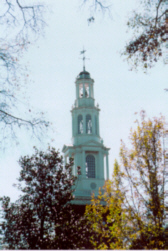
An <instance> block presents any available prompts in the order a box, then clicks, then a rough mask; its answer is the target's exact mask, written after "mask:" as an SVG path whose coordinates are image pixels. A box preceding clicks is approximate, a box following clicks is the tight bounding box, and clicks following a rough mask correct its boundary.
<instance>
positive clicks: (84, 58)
mask: <svg viewBox="0 0 168 251" xmlns="http://www.w3.org/2000/svg"><path fill="white" fill-rule="evenodd" d="M85 52H86V50H85V49H84V47H83V51H81V52H80V54H83V58H82V60H83V71H85V60H86V59H89V58H86V57H85Z"/></svg>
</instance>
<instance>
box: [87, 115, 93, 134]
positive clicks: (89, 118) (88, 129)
mask: <svg viewBox="0 0 168 251" xmlns="http://www.w3.org/2000/svg"><path fill="white" fill-rule="evenodd" d="M86 133H87V134H91V133H92V119H91V115H90V114H88V115H86Z"/></svg>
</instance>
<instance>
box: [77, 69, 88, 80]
mask: <svg viewBox="0 0 168 251" xmlns="http://www.w3.org/2000/svg"><path fill="white" fill-rule="evenodd" d="M77 78H78V79H82V78H84V79H88V78H90V73H89V72H87V71H81V72H80V73H79V75H78V77H77Z"/></svg>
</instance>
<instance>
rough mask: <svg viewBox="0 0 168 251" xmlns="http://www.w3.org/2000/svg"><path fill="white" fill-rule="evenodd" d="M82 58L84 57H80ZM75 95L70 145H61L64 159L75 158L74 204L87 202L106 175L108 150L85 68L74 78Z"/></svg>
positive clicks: (88, 75) (96, 193) (106, 177)
mask: <svg viewBox="0 0 168 251" xmlns="http://www.w3.org/2000/svg"><path fill="white" fill-rule="evenodd" d="M83 59H85V58H83ZM75 86H76V99H75V103H74V106H73V107H72V110H71V113H72V145H71V146H66V145H64V146H63V149H62V151H63V153H64V157H65V162H66V161H67V158H69V157H73V158H74V167H73V174H74V175H75V176H77V177H78V178H77V181H76V187H75V192H74V196H75V200H74V201H73V203H74V204H77V205H86V204H89V202H90V199H91V195H92V193H94V194H95V195H98V191H99V187H102V186H103V185H104V182H105V179H109V164H108V152H109V150H110V148H106V147H105V146H104V144H103V140H102V139H101V138H100V127H99V112H100V109H99V107H98V105H97V106H95V99H94V80H93V79H92V78H91V76H90V73H89V72H87V71H86V70H85V66H83V71H82V72H80V73H79V75H78V76H77V78H76V81H75Z"/></svg>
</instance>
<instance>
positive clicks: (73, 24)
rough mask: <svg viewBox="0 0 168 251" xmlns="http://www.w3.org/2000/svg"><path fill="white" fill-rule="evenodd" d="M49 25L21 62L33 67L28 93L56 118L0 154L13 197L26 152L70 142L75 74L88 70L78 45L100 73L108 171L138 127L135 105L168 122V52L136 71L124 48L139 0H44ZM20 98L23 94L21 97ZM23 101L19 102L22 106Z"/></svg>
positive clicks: (2, 183) (35, 105) (98, 99)
mask: <svg viewBox="0 0 168 251" xmlns="http://www.w3.org/2000/svg"><path fill="white" fill-rule="evenodd" d="M44 2H45V3H47V5H48V8H49V10H48V12H47V13H46V16H45V17H46V22H47V27H46V28H45V35H44V36H43V37H41V38H40V39H39V40H38V41H36V43H34V44H33V45H31V46H30V48H29V49H28V50H27V51H26V52H25V53H24V55H23V58H22V63H23V64H24V65H26V66H27V67H28V69H29V77H28V79H27V86H26V92H27V93H26V95H27V98H28V99H29V104H30V106H31V107H32V108H31V109H32V110H33V111H43V112H44V113H45V116H46V120H48V121H50V122H51V123H52V126H51V129H50V130H49V132H48V134H44V135H43V137H41V141H38V140H35V139H34V140H32V139H31V138H30V137H29V135H28V133H27V132H26V131H24V132H23V131H22V132H20V135H19V136H20V138H19V144H18V145H16V144H15V142H11V146H9V147H8V148H7V149H5V151H3V152H1V154H0V196H4V195H5V196H9V197H11V200H12V201H14V200H16V199H17V198H18V196H19V194H20V192H19V191H18V190H17V189H16V188H14V187H13V184H14V183H17V178H18V177H19V172H20V166H19V164H18V160H19V158H20V156H24V155H27V154H29V155H31V154H32V153H33V146H37V147H38V148H39V149H42V150H45V149H47V147H48V144H50V145H51V146H53V147H55V148H56V149H59V150H60V151H61V150H62V147H63V145H64V144H71V136H72V128H71V125H72V122H71V113H70V110H71V107H72V105H73V104H74V101H75V79H76V77H77V75H78V74H79V73H80V72H81V71H82V60H81V56H80V51H81V50H82V49H83V47H84V48H85V49H86V57H87V58H89V59H88V60H86V70H87V71H89V72H90V74H91V77H92V78H93V79H94V81H95V83H94V96H95V103H96V104H97V103H98V104H99V107H100V109H101V111H100V136H101V138H102V139H103V140H104V145H105V146H106V147H109V148H110V149H111V150H110V154H109V166H110V175H111V173H112V170H113V164H114V160H115V159H118V160H119V149H120V140H121V139H122V140H123V141H124V142H125V143H126V145H128V146H130V144H129V138H128V137H129V132H130V128H131V127H135V123H134V121H135V119H136V118H137V117H138V116H137V115H135V112H138V113H139V112H140V111H141V110H142V109H143V110H145V111H146V113H147V117H155V116H156V117H158V116H160V114H162V115H163V116H165V118H166V121H167V122H168V110H167V107H168V93H166V92H165V91H164V88H168V82H167V76H168V74H167V72H168V65H166V64H164V63H163V59H162V60H160V62H159V63H158V64H157V65H156V66H155V67H154V68H153V69H151V70H150V71H149V72H148V73H147V74H145V73H144V71H143V70H142V69H139V70H138V72H135V71H130V68H131V67H130V65H128V63H127V61H124V58H123V57H122V56H121V52H122V51H123V50H124V46H125V45H126V42H127V41H129V40H130V39H131V37H132V31H128V29H127V26H126V23H127V21H128V17H129V16H130V15H131V12H132V10H136V9H138V8H139V6H138V5H136V3H135V2H137V1H134V0H127V1H123V0H117V1H115V0H113V1H111V2H112V5H111V14H110V15H109V14H108V13H105V14H104V15H103V14H102V13H101V11H98V12H97V13H95V14H94V16H95V22H94V23H91V24H90V25H88V22H87V19H88V18H89V17H90V16H91V15H92V14H93V12H92V10H90V9H88V7H89V6H88V5H85V6H82V5H81V3H82V0H71V1H69V0H56V1H55V0H47V1H46V0H45V1H44ZM20 99H22V97H20ZM24 102H25V101H23V102H22V103H21V104H20V105H21V106H23V109H24Z"/></svg>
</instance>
